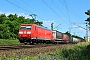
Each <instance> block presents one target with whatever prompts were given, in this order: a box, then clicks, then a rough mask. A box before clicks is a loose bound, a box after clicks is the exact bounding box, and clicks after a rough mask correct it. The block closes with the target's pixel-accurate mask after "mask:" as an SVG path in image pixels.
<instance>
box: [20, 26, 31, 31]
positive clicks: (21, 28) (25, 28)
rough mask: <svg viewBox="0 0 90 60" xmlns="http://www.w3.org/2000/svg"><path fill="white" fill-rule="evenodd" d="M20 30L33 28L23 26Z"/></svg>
mask: <svg viewBox="0 0 90 60" xmlns="http://www.w3.org/2000/svg"><path fill="white" fill-rule="evenodd" d="M20 30H31V26H21V27H20Z"/></svg>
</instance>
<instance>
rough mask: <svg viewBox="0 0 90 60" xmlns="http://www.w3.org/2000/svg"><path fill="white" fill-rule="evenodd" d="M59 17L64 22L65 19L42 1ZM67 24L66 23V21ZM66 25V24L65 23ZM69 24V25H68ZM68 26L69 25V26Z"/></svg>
mask: <svg viewBox="0 0 90 60" xmlns="http://www.w3.org/2000/svg"><path fill="white" fill-rule="evenodd" d="M42 1H43V2H44V3H45V4H46V5H47V6H48V7H49V8H50V9H51V10H52V11H53V12H54V13H55V14H56V15H57V16H58V17H60V18H61V19H62V20H63V21H64V19H63V18H62V17H61V16H60V15H59V14H58V13H57V12H56V11H55V10H54V9H53V8H52V7H50V6H49V5H48V4H47V3H46V2H45V1H44V0H42ZM64 22H65V21H64ZM65 23H66V22H65ZM66 24H67V23H66ZM67 25H68V24H67Z"/></svg>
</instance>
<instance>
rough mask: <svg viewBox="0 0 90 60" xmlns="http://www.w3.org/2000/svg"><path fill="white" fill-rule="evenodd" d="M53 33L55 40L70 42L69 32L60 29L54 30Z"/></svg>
mask: <svg viewBox="0 0 90 60" xmlns="http://www.w3.org/2000/svg"><path fill="white" fill-rule="evenodd" d="M52 33H53V40H54V42H62V43H68V42H69V40H68V39H69V37H68V35H67V34H64V33H61V32H59V31H56V30H54V31H52Z"/></svg>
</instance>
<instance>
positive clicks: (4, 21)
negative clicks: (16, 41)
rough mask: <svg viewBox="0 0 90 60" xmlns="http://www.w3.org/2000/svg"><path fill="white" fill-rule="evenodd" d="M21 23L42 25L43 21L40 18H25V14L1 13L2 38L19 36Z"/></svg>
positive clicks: (0, 36) (0, 30) (0, 34)
mask: <svg viewBox="0 0 90 60" xmlns="http://www.w3.org/2000/svg"><path fill="white" fill-rule="evenodd" d="M20 24H38V25H40V26H41V25H42V24H43V23H42V22H40V21H38V20H37V21H35V20H34V19H30V18H25V17H24V16H18V15H17V14H10V15H8V16H6V15H5V14H0V38H1V39H9V38H17V36H18V29H19V27H20Z"/></svg>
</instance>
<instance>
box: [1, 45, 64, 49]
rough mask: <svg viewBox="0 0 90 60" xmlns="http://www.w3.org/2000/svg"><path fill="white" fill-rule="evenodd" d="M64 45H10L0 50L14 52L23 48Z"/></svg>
mask: <svg viewBox="0 0 90 60" xmlns="http://www.w3.org/2000/svg"><path fill="white" fill-rule="evenodd" d="M55 45H63V44H35V45H23V44H21V45H9V46H0V50H12V49H23V48H38V47H47V46H55Z"/></svg>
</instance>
